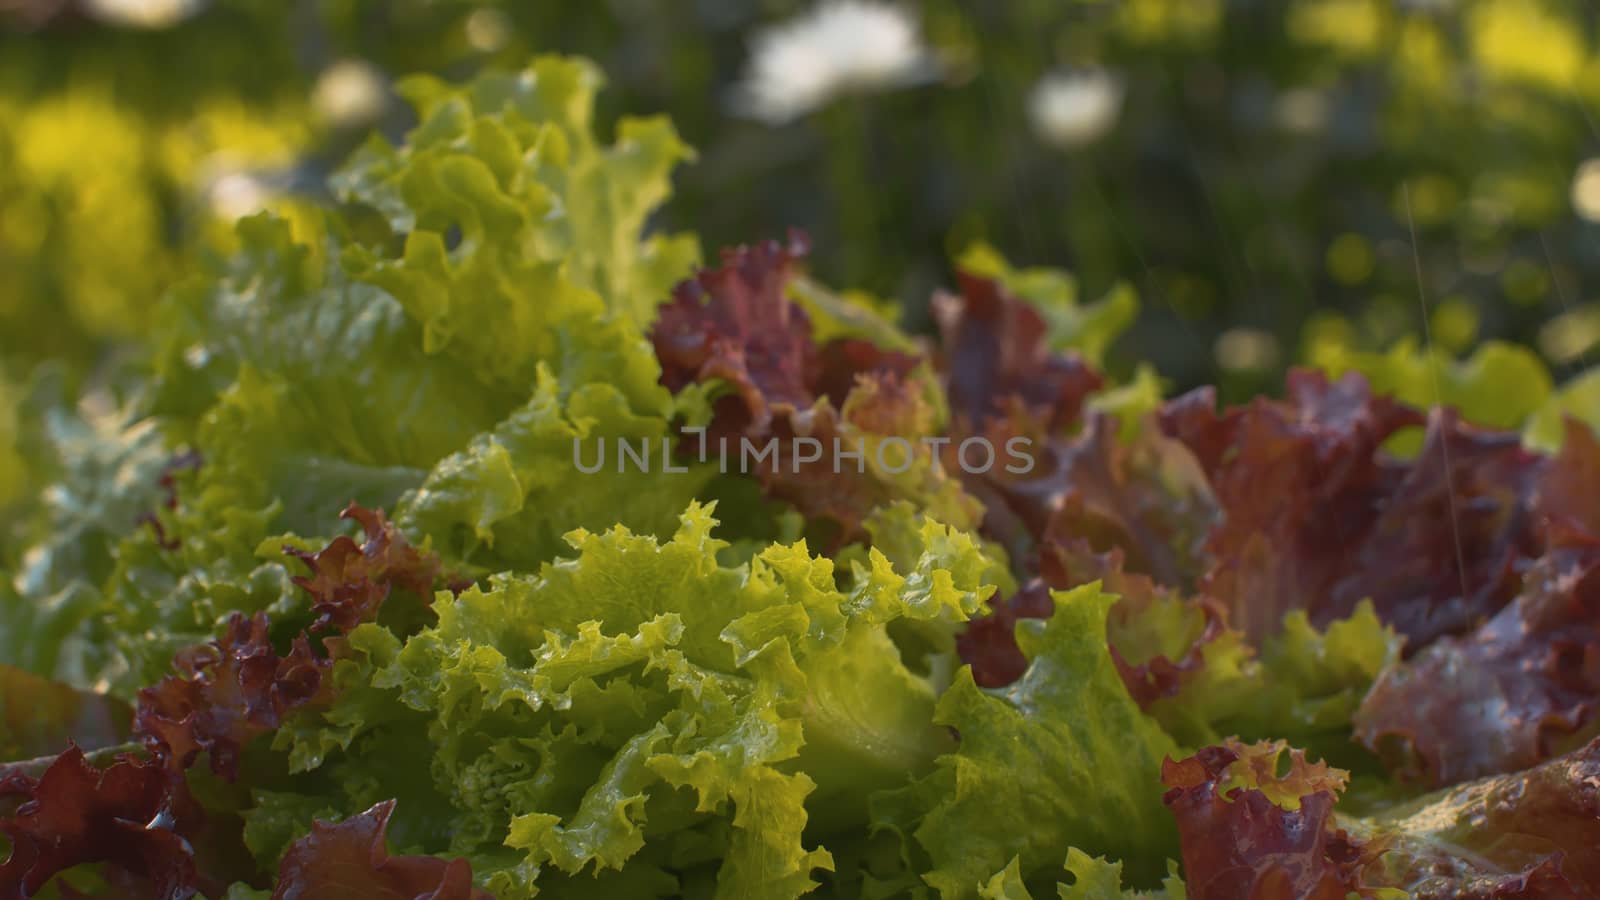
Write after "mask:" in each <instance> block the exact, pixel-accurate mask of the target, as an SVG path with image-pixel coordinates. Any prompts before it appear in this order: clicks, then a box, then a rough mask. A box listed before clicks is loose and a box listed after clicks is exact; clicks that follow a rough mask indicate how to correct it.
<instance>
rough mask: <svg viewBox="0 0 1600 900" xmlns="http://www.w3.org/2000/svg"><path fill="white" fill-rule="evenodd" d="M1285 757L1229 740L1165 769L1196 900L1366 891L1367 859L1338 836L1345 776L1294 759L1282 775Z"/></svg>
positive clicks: (1311, 899) (1268, 746)
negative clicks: (1363, 870) (1362, 872)
mask: <svg viewBox="0 0 1600 900" xmlns="http://www.w3.org/2000/svg"><path fill="white" fill-rule="evenodd" d="M1285 749H1286V748H1285V746H1284V745H1283V744H1282V743H1265V742H1264V743H1259V744H1242V743H1240V742H1238V741H1236V740H1229V741H1227V742H1225V743H1224V744H1223V745H1222V746H1215V747H1206V748H1203V749H1201V750H1200V751H1199V752H1198V753H1196V754H1195V755H1194V756H1192V757H1189V758H1188V759H1184V760H1181V761H1178V762H1174V761H1172V760H1171V759H1168V760H1166V761H1165V762H1164V763H1163V764H1162V767H1161V780H1162V782H1163V783H1165V784H1166V785H1167V787H1168V788H1169V790H1168V791H1167V793H1166V795H1165V796H1164V797H1163V800H1164V801H1165V802H1166V804H1167V807H1168V809H1170V810H1172V813H1173V815H1174V816H1175V817H1176V818H1177V821H1178V833H1179V838H1180V841H1181V842H1182V847H1183V874H1184V883H1185V885H1186V888H1187V891H1188V896H1189V897H1191V898H1193V900H1288V898H1301V900H1344V898H1345V897H1346V896H1347V895H1348V894H1349V893H1350V892H1352V891H1356V892H1359V891H1361V890H1362V888H1361V885H1360V884H1359V879H1358V876H1359V866H1358V865H1357V864H1358V863H1360V862H1361V861H1362V856H1361V854H1360V852H1359V850H1358V849H1357V848H1356V847H1355V846H1354V845H1353V844H1352V843H1351V842H1350V841H1349V840H1348V838H1347V837H1346V836H1345V835H1344V834H1343V833H1342V832H1340V831H1339V830H1337V829H1335V828H1334V827H1333V826H1332V819H1333V806H1334V802H1335V800H1336V798H1337V796H1338V793H1339V791H1340V790H1342V789H1343V787H1344V783H1345V778H1346V776H1345V773H1344V772H1342V771H1340V770H1338V769H1330V768H1328V767H1327V766H1326V765H1324V764H1322V763H1315V764H1313V763H1309V762H1307V761H1306V758H1305V755H1304V754H1303V753H1302V752H1301V751H1299V750H1294V751H1290V760H1289V767H1288V771H1287V772H1286V773H1285V774H1283V775H1278V774H1277V769H1278V768H1279V760H1280V758H1281V756H1282V754H1283V752H1284V750H1285Z"/></svg>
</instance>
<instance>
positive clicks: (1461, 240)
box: [0, 0, 1600, 493]
mask: <svg viewBox="0 0 1600 900" xmlns="http://www.w3.org/2000/svg"><path fill="white" fill-rule="evenodd" d="M895 9H896V10H897V12H898V13H899V14H900V19H901V21H903V22H905V23H909V26H910V27H911V28H912V29H914V31H913V37H914V39H915V41H916V43H917V44H918V50H917V53H918V54H919V56H920V58H922V60H923V61H924V62H925V63H926V65H925V66H924V67H923V71H922V72H921V73H920V74H919V75H918V77H915V78H903V79H899V80H893V79H882V80H880V81H877V82H872V81H871V80H870V79H869V80H867V81H863V82H860V83H854V84H853V85H846V87H853V89H849V90H844V89H841V90H837V91H832V92H828V93H827V96H824V97H822V98H820V99H819V100H817V102H815V103H813V104H811V105H810V108H808V109H805V110H803V111H801V112H800V113H797V114H796V115H794V116H792V117H791V118H790V119H789V120H788V121H784V122H776V121H772V120H770V119H762V118H760V117H752V116H751V115H749V113H750V112H751V110H750V109H748V108H741V106H740V104H739V103H737V102H736V101H737V99H738V97H739V96H740V94H739V90H740V84H741V83H742V79H745V78H746V77H747V75H748V74H749V73H750V72H751V71H752V66H753V65H754V63H753V62H752V53H753V52H755V51H753V48H757V47H758V46H759V45H760V43H761V41H760V38H759V35H761V34H762V33H764V32H763V29H770V28H772V27H774V26H776V25H778V23H784V22H789V21H795V20H801V21H803V20H805V18H806V17H807V16H814V15H816V14H817V13H816V10H817V5H816V4H814V3H810V2H806V3H799V2H790V0H782V2H779V0H766V2H758V0H663V2H652V0H587V2H565V0H550V2H543V0H541V2H515V3H513V2H503V3H486V2H467V0H387V2H385V0H327V2H310V0H306V2H300V0H213V2H210V3H205V2H200V0H0V392H3V391H4V390H5V387H4V384H5V380H6V379H9V381H10V382H11V383H12V384H16V383H17V382H18V381H20V380H21V379H22V378H23V377H24V376H25V375H26V373H27V371H28V370H29V369H31V368H32V367H33V366H34V365H35V364H36V363H38V362H39V361H41V360H43V359H46V358H58V359H64V360H66V361H67V368H68V370H69V371H73V372H78V373H89V372H93V371H94V370H95V369H96V368H97V367H101V368H103V367H105V366H107V365H109V364H111V363H112V362H114V361H115V360H117V359H118V358H119V352H118V351H119V348H122V347H125V346H127V345H129V343H130V342H132V341H134V340H136V339H137V337H138V335H139V330H140V325H141V322H142V321H143V320H144V317H145V316H146V315H147V314H148V311H149V310H150V309H151V308H152V305H153V304H154V302H155V301H156V299H157V298H158V297H159V296H160V295H161V293H162V292H163V291H164V290H166V289H167V288H169V287H170V286H171V285H172V284H174V282H175V280H176V279H179V278H181V277H182V275H183V273H184V272H185V270H186V265H187V264H188V262H189V261H191V260H192V259H193V257H194V256H195V255H197V254H204V253H214V252H223V251H225V250H226V248H227V243H228V240H229V231H228V228H227V227H226V225H225V222H227V221H228V220H230V219H231V218H233V217H235V216H237V215H239V214H242V213H247V212H250V211H253V210H255V209H257V208H260V207H262V206H271V207H274V208H277V209H280V210H284V211H286V212H287V213H288V214H290V215H291V216H292V215H293V210H294V208H296V205H297V204H304V203H318V202H326V197H325V195H324V193H323V188H322V179H323V178H324V176H325V175H326V174H327V173H328V171H330V169H331V168H332V167H333V166H334V165H336V164H337V162H338V160H339V159H341V158H342V157H343V155H344V154H346V153H347V152H348V151H349V150H350V149H351V148H353V147H354V146H355V145H356V144H357V143H358V142H359V141H360V140H361V139H362V136H363V135H364V134H365V133H366V132H367V131H368V130H369V129H370V128H373V127H376V128H378V129H380V130H382V131H384V132H386V133H389V134H390V135H398V134H399V133H402V132H403V131H404V130H405V128H406V127H407V124H408V119H407V110H406V107H405V104H404V103H401V102H399V101H398V100H397V99H395V97H394V95H393V93H392V85H393V82H394V80H395V79H396V78H399V77H402V76H404V75H406V74H408V73H413V72H433V73H437V74H442V75H444V76H446V77H452V78H455V77H465V76H467V75H469V74H471V73H472V72H474V71H476V70H478V69H480V68H483V67H486V66H500V67H511V66H517V65H519V64H520V63H522V62H523V61H525V60H526V59H527V58H528V57H529V56H530V55H532V54H533V53H535V52H545V51H561V52H568V53H576V54H582V55H585V56H589V57H591V58H593V59H594V60H596V61H597V62H598V63H599V64H600V65H601V66H602V67H603V68H604V70H605V71H606V73H607V75H608V78H609V84H610V89H609V90H608V91H606V92H605V93H604V94H603V95H602V104H603V112H604V113H605V114H606V115H607V116H611V115H615V114H618V113H623V112H628V113H651V112H665V113H667V114H669V115H670V116H671V117H672V118H673V120H674V121H675V122H676V124H677V125H678V127H679V129H680V130H681V131H682V133H683V135H684V136H685V138H686V139H687V140H688V141H689V142H690V143H691V144H693V145H694V146H695V147H697V148H698V149H699V159H698V161H697V162H696V163H695V164H694V165H692V166H690V167H688V168H686V169H684V170H683V171H682V174H681V175H680V177H679V179H678V183H677V190H676V193H675V195H674V197H673V199H672V200H671V201H670V203H669V205H668V207H667V210H666V212H665V213H664V221H662V222H661V223H660V224H661V225H662V226H663V227H666V228H669V229H673V230H678V229H690V230H694V231H697V232H699V234H700V235H701V237H702V239H703V244H704V246H705V247H706V249H707V251H708V253H709V252H714V250H715V248H716V247H718V246H719V245H723V244H730V243H738V242H742V241H749V240H753V239H760V238H764V237H768V236H774V235H778V234H781V233H782V231H783V229H784V228H785V227H787V226H790V225H795V226H799V227H802V228H804V229H806V230H808V231H809V232H810V233H811V235H812V237H813V238H814V243H815V246H816V252H815V256H814V261H813V262H814V271H815V273H816V274H817V276H818V277H820V278H821V279H823V280H825V281H827V282H830V283H832V284H835V285H838V286H841V287H850V288H859V289H864V290H867V291H870V292H872V293H874V294H877V295H880V296H885V297H890V298H893V299H896V300H898V301H899V302H900V303H901V304H902V305H903V306H904V308H905V313H906V319H907V321H908V322H909V323H910V324H911V325H912V326H913V327H923V328H925V327H927V319H926V311H925V310H926V301H927V297H928V295H929V293H930V291H932V290H933V289H934V288H936V287H937V286H939V285H943V284H948V283H950V281H951V265H952V263H951V260H952V259H954V258H955V257H956V256H957V255H958V254H959V253H960V252H961V251H962V250H963V249H964V248H966V247H968V246H970V245H971V244H973V243H975V242H978V241H984V242H987V243H989V244H992V245H993V246H994V247H996V248H999V249H1000V250H1001V251H1002V252H1003V253H1004V254H1005V255H1006V256H1007V257H1009V258H1010V259H1011V260H1012V262H1013V263H1016V264H1018V265H1048V266H1054V267H1061V268H1065V269H1068V270H1070V271H1072V272H1073V273H1074V274H1075V275H1076V276H1077V278H1078V279H1079V288H1080V293H1081V295H1082V296H1083V297H1084V298H1086V299H1093V298H1095V297H1098V296H1100V295H1101V294H1103V293H1105V292H1106V291H1108V290H1109V289H1111V288H1112V286H1113V285H1115V284H1116V283H1118V282H1119V281H1122V282H1127V283H1129V284H1131V285H1132V286H1133V287H1134V288H1135V289H1136V290H1137V292H1138V294H1139V296H1140V298H1141V302H1142V307H1143V309H1142V313H1141V316H1140V319H1139V321H1138V323H1137V325H1136V326H1135V327H1134V328H1133V329H1132V331H1131V332H1130V333H1129V334H1128V335H1126V336H1125V337H1123V339H1122V340H1121V341H1120V342H1119V343H1118V344H1117V346H1116V349H1115V352H1114V354H1113V364H1114V367H1116V368H1119V369H1120V370H1122V371H1124V372H1125V371H1127V370H1129V369H1131V367H1132V366H1133V365H1135V364H1136V363H1137V362H1140V361H1150V362H1153V363H1154V364H1155V365H1156V366H1157V368H1158V369H1159V370H1160V371H1161V372H1162V373H1163V374H1164V375H1166V376H1167V377H1169V378H1170V379H1171V380H1172V381H1173V383H1174V384H1175V385H1176V386H1180V387H1181V386H1188V385H1193V384H1197V383H1203V382H1210V381H1219V382H1221V383H1222V384H1223V385H1224V387H1225V390H1226V392H1227V393H1228V394H1229V395H1231V396H1235V397H1237V396H1243V395H1245V394H1247V393H1251V392H1254V391H1256V390H1261V389H1267V390H1271V389H1274V388H1275V386H1276V385H1277V384H1278V383H1279V378H1280V374H1281V371H1282V368H1283V367H1284V366H1285V365H1288V364H1291V363H1293V362H1295V361H1297V360H1300V359H1304V358H1307V356H1308V355H1309V356H1313V357H1318V356H1319V355H1320V358H1329V355H1330V354H1332V355H1333V356H1337V355H1338V354H1340V353H1346V352H1348V350H1349V349H1350V348H1357V349H1362V350H1383V349H1386V348H1389V347H1391V346H1393V345H1394V344H1395V342H1396V341H1400V340H1402V339H1404V338H1406V337H1407V336H1412V337H1414V338H1415V339H1416V340H1418V341H1425V342H1429V343H1431V345H1432V346H1433V347H1435V348H1438V349H1440V350H1443V351H1447V352H1450V353H1456V352H1461V351H1465V350H1466V349H1468V348H1469V347H1471V346H1473V345H1474V344H1475V343H1477V342H1479V341H1481V340H1483V339H1486V338H1495V337H1498V338H1505V339H1508V340H1513V341H1517V342H1521V343H1524V344H1527V345H1528V346H1530V347H1532V348H1535V350H1536V352H1538V353H1539V354H1541V355H1542V356H1543V357H1544V358H1545V361H1546V363H1547V364H1548V365H1549V366H1550V368H1551V370H1552V372H1553V373H1554V374H1555V376H1556V380H1558V381H1560V380H1563V378H1564V376H1565V375H1568V374H1571V373H1573V372H1575V371H1577V370H1578V369H1580V368H1582V367H1583V365H1584V360H1585V357H1586V355H1587V354H1588V353H1589V351H1590V350H1591V349H1592V347H1593V345H1594V344H1595V343H1596V341H1597V340H1600V305H1597V303H1596V301H1597V300H1600V161H1597V160H1596V159H1593V158H1600V47H1597V35H1596V31H1597V22H1596V20H1597V17H1600V7H1596V6H1595V5H1594V4H1592V3H1591V2H1586V0H1005V2H998V0H994V2H988V0H967V2H952V0H924V2H920V3H907V4H903V5H900V6H898V7H896V8H895ZM847 51H848V48H846V50H844V51H838V50H837V48H836V52H847ZM780 69H781V67H780ZM1043 79H1053V82H1050V81H1047V83H1055V84H1057V85H1065V86H1064V87H1062V88H1061V90H1060V92H1058V93H1057V94H1056V96H1055V101H1054V102H1055V105H1054V106H1053V107H1052V109H1053V110H1054V111H1053V112H1050V111H1049V110H1044V111H1041V109H1040V104H1041V103H1044V102H1045V101H1044V100H1042V99H1041V96H1042V95H1039V94H1036V91H1038V90H1040V88H1039V87H1038V86H1039V84H1040V82H1041V80H1043ZM891 82H892V83H891ZM1047 105H1048V104H1047ZM1413 232H1414V233H1415V242H1413V239H1412V234H1413ZM4 408H6V404H5V403H0V409H4ZM8 428H10V429H13V430H14V429H15V428H16V424H15V423H14V422H13V423H10V424H9V425H8V423H7V422H6V421H5V420H4V418H3V417H0V447H4V446H6V445H7V441H5V440H4V439H3V438H4V436H5V432H6V431H7V429H8ZM0 493H4V491H3V490H0Z"/></svg>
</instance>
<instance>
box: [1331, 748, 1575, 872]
mask: <svg viewBox="0 0 1600 900" xmlns="http://www.w3.org/2000/svg"><path fill="white" fill-rule="evenodd" d="M1348 824H1349V826H1350V828H1351V830H1352V832H1353V833H1356V834H1357V835H1358V836H1359V837H1360V838H1361V839H1363V840H1365V841H1367V842H1368V843H1367V844H1366V847H1367V852H1365V853H1364V858H1365V859H1366V863H1365V865H1364V872H1363V875H1364V877H1365V878H1366V879H1367V880H1368V881H1369V882H1370V883H1376V884H1383V885H1386V886H1392V887H1396V888H1400V889H1402V890H1404V891H1406V892H1408V893H1409V894H1410V895H1411V896H1412V897H1413V898H1415V900H1445V898H1471V900H1491V898H1492V900H1544V898H1552V900H1553V898H1563V900H1565V898H1577V897H1596V896H1600V740H1596V741H1593V742H1591V743H1589V744H1588V745H1587V746H1585V747H1582V748H1580V749H1578V750H1576V751H1574V752H1572V753H1569V754H1567V755H1565V756H1561V757H1558V758H1556V759H1553V760H1550V761H1548V762H1545V763H1542V764H1541V765H1539V766H1537V767H1535V768H1533V769H1528V770H1525V771H1522V772H1515V773H1512V774H1508V775H1498V776H1494V777H1490V778H1486V779H1481V780H1478V781H1474V782H1470V783H1467V784H1463V785H1460V786H1458V787H1455V788H1451V789H1449V790H1447V791H1442V792H1439V793H1437V794H1432V795H1429V796H1427V797H1424V798H1422V799H1420V800H1417V801H1414V802H1412V803H1409V804H1406V805H1404V806H1401V807H1398V808H1395V809H1392V810H1390V811H1389V812H1387V813H1384V814H1383V815H1380V816H1377V817H1375V818H1373V819H1371V820H1357V821H1352V822H1350V823H1348Z"/></svg>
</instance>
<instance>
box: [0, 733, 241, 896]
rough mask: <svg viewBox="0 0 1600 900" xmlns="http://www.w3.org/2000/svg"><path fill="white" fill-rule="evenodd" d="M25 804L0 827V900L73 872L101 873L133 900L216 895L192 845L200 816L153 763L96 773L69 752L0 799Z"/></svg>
mask: <svg viewBox="0 0 1600 900" xmlns="http://www.w3.org/2000/svg"><path fill="white" fill-rule="evenodd" d="M4 794H11V795H15V796H21V797H23V798H25V799H24V802H23V803H22V804H21V805H20V806H19V807H17V809H16V811H15V813H14V814H13V815H11V816H10V817H8V818H3V819H0V833H3V834H5V835H6V837H8V838H9V839H10V841H11V855H10V857H9V858H8V859H7V860H6V861H5V862H4V863H0V900H23V898H26V897H31V896H33V895H34V894H36V893H37V892H38V891H39V890H40V889H42V888H43V887H44V885H45V884H46V883H47V882H49V881H50V879H52V878H53V877H55V875H57V874H58V873H60V872H63V871H66V870H67V869H70V868H73V867H74V866H79V865H85V864H93V863H104V864H106V866H107V871H106V872H105V876H106V878H107V880H108V881H110V882H112V883H113V884H116V885H118V887H119V889H120V891H121V894H122V895H123V896H127V897H130V898H161V900H182V898H187V897H192V896H194V895H195V894H196V892H198V891H201V890H205V891H206V892H207V893H210V894H213V895H217V894H218V893H219V890H220V885H218V884H216V883H215V882H211V881H209V880H207V879H205V878H203V877H202V876H201V875H200V873H199V871H198V869H197V866H196V863H195V853H194V848H193V846H192V845H191V844H190V839H191V838H192V837H193V836H194V835H195V834H196V831H197V829H198V827H199V825H200V818H201V813H200V810H199V807H198V805H197V804H195V802H194V801H193V799H192V798H191V797H190V796H189V794H188V791H187V788H186V787H185V785H184V782H183V776H182V775H181V774H179V773H176V772H173V771H171V770H169V769H167V768H165V767H164V766H162V765H160V764H159V763H156V762H145V761H141V760H138V759H134V758H133V757H126V756H125V757H123V758H121V759H119V760H118V761H117V762H115V763H113V764H112V765H111V766H110V767H109V768H107V769H105V770H103V771H102V770H100V769H97V768H95V767H94V766H93V765H91V764H90V763H89V762H88V761H87V760H85V759H84V755H83V751H82V750H80V749H78V748H77V747H76V746H72V747H69V748H68V749H67V751H66V752H65V753H62V754H61V755H60V756H58V757H57V758H56V759H55V761H54V762H52V763H51V764H50V767H49V768H48V769H46V770H45V772H44V774H43V775H42V776H40V777H39V778H38V780H36V781H35V780H33V779H29V778H26V777H21V776H12V777H9V778H7V779H5V782H4V784H3V785H0V795H4Z"/></svg>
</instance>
